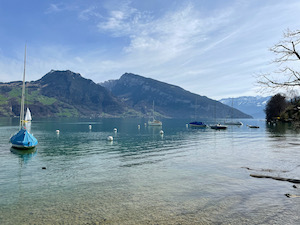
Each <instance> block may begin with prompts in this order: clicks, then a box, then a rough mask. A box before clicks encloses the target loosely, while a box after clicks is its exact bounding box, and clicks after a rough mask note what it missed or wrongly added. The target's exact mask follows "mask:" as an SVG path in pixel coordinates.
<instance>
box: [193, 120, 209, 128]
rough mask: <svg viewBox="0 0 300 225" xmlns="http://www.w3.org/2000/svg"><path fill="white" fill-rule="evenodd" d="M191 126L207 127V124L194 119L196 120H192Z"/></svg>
mask: <svg viewBox="0 0 300 225" xmlns="http://www.w3.org/2000/svg"><path fill="white" fill-rule="evenodd" d="M189 126H190V127H191V128H206V127H207V125H206V124H205V123H203V122H199V121H194V122H190V123H189Z"/></svg>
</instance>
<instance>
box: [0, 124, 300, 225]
mask: <svg viewBox="0 0 300 225" xmlns="http://www.w3.org/2000/svg"><path fill="white" fill-rule="evenodd" d="M145 122H146V120H144V119H127V120H126V119H99V120H71V119H47V120H35V121H34V122H33V123H32V127H31V131H32V133H33V134H34V136H35V137H36V138H37V139H38V141H39V144H38V147H37V148H36V149H35V151H32V152H26V153H23V152H20V151H15V150H13V149H11V148H10V144H9V143H8V140H9V138H10V136H11V134H13V133H14V132H16V131H17V130H18V120H17V119H0V212H1V214H0V224H299V221H300V218H299V215H300V198H297V197H294V198H288V197H286V195H285V194H292V195H298V196H299V195H300V184H296V187H298V188H294V187H293V185H294V184H293V183H290V182H285V181H278V180H273V179H264V178H261V179H259V178H254V177H251V176H250V174H260V175H269V176H275V177H284V178H293V179H299V178H300V134H299V133H297V132H296V131H294V130H293V129H291V127H290V125H288V124H281V125H280V124H278V125H277V126H274V125H267V124H266V123H265V121H263V120H242V122H243V123H244V125H243V126H240V127H238V126H229V128H228V129H227V130H224V131H215V130H212V129H210V128H207V129H187V128H186V123H188V122H189V121H186V120H171V119H170V120H163V127H162V129H163V131H164V135H163V136H162V135H160V133H159V132H160V130H161V128H155V127H148V126H147V127H145V126H144V123H145ZM206 122H207V123H208V124H210V121H206ZM89 124H91V125H92V129H91V130H89ZM246 124H252V125H259V126H260V128H259V129H251V128H248V127H247V126H246ZM138 125H140V129H138ZM114 128H117V129H118V131H117V132H116V133H115V132H114V131H113V129H114ZM57 129H59V130H60V133H59V135H58V134H56V132H55V131H56V130H57ZM108 135H111V136H113V137H114V141H113V142H109V141H107V140H106V138H107V136H108ZM43 167H46V169H42V168H43Z"/></svg>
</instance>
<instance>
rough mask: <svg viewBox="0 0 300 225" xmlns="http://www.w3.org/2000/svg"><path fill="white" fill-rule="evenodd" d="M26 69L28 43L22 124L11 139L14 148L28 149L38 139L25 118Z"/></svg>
mask: <svg viewBox="0 0 300 225" xmlns="http://www.w3.org/2000/svg"><path fill="white" fill-rule="evenodd" d="M25 71H26V45H25V55H24V72H23V83H22V96H21V110H20V126H19V131H18V132H17V133H16V134H14V135H13V136H12V137H11V138H10V140H9V141H10V142H11V144H12V147H13V148H18V149H25V150H26V149H31V148H34V147H35V146H36V145H37V144H38V141H37V139H36V138H35V137H34V136H33V135H32V134H31V133H29V131H28V130H27V129H26V128H25V118H24V103H25ZM29 113H30V111H29ZM28 118H29V117H28ZM30 119H31V114H30Z"/></svg>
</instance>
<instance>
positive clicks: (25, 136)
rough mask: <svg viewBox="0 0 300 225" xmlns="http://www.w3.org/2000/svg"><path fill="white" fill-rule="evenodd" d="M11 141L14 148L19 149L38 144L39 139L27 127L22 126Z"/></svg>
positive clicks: (29, 147)
mask: <svg viewBox="0 0 300 225" xmlns="http://www.w3.org/2000/svg"><path fill="white" fill-rule="evenodd" d="M10 142H11V144H12V147H13V148H18V149H31V148H34V147H35V146H36V145H37V144H38V141H37V139H36V138H35V137H34V136H33V135H32V134H31V133H29V132H28V131H27V130H26V129H25V127H22V128H21V129H20V130H19V132H18V133H16V134H15V135H14V136H12V137H11V138H10Z"/></svg>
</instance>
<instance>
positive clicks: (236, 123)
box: [224, 121, 243, 126]
mask: <svg viewBox="0 0 300 225" xmlns="http://www.w3.org/2000/svg"><path fill="white" fill-rule="evenodd" d="M224 124H225V125H237V126H242V125H243V123H242V122H240V121H225V122H224Z"/></svg>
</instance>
